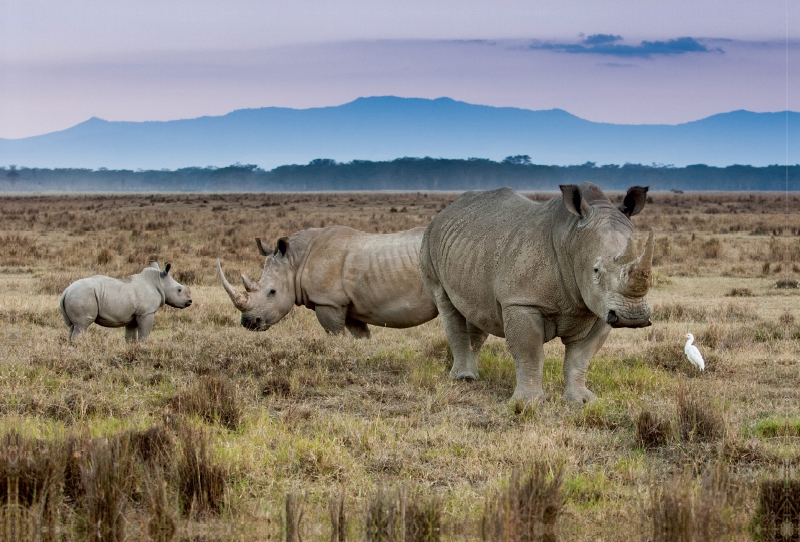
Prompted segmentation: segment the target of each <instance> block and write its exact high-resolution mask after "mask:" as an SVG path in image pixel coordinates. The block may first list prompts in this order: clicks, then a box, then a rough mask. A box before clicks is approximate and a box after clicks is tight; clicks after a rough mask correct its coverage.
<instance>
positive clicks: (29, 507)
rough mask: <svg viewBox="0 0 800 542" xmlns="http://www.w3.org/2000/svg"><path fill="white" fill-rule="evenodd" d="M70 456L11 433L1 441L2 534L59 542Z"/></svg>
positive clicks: (0, 499) (0, 501)
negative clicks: (67, 460) (62, 489)
mask: <svg viewBox="0 0 800 542" xmlns="http://www.w3.org/2000/svg"><path fill="white" fill-rule="evenodd" d="M66 459H67V456H66V454H65V453H64V450H63V448H59V447H57V446H53V445H48V444H47V443H45V442H42V441H34V440H31V439H28V438H25V437H23V436H22V435H20V434H19V433H18V432H16V431H11V432H9V433H7V434H6V435H4V436H3V437H2V439H1V440H0V533H4V534H8V533H14V532H15V533H17V534H18V536H19V540H24V539H30V540H46V541H49V540H56V538H57V532H56V527H57V524H58V521H59V519H60V518H59V516H60V511H59V509H60V506H61V503H62V502H63V494H62V493H61V488H62V486H63V483H64V466H65V464H66Z"/></svg>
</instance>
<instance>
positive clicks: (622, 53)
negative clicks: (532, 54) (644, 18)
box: [529, 34, 724, 58]
mask: <svg viewBox="0 0 800 542" xmlns="http://www.w3.org/2000/svg"><path fill="white" fill-rule="evenodd" d="M620 41H622V36H615V35H613V34H592V35H591V36H589V37H587V38H586V39H584V40H583V41H581V42H580V43H535V44H531V45H529V48H530V49H538V50H546V51H555V52H559V53H571V54H594V55H610V56H619V57H638V58H650V57H651V56H653V55H682V54H685V53H711V52H719V53H723V52H724V51H723V50H722V49H720V48H715V49H709V48H708V47H706V46H705V45H703V44H702V43H700V42H698V41H697V40H696V39H694V38H688V37H687V38H676V39H672V40H667V41H643V42H641V43H640V44H639V45H623V44H620V43H618V42H620Z"/></svg>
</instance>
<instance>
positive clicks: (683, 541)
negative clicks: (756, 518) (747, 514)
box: [645, 461, 743, 542]
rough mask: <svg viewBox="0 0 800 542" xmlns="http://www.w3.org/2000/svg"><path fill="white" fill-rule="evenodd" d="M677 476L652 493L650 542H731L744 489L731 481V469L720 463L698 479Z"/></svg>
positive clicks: (708, 469)
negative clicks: (736, 512)
mask: <svg viewBox="0 0 800 542" xmlns="http://www.w3.org/2000/svg"><path fill="white" fill-rule="evenodd" d="M687 474H688V473H684V475H682V476H681V475H679V474H675V475H674V476H673V478H672V479H671V480H670V481H667V482H664V483H663V484H661V485H655V486H653V487H652V488H651V490H650V509H649V510H647V511H646V513H645V516H646V518H647V520H648V521H649V523H650V525H649V528H648V529H647V530H646V532H647V534H649V535H650V536H649V537H647V538H646V539H647V540H650V541H652V542H714V541H717V540H719V541H722V540H730V539H731V538H732V537H734V536H735V531H736V529H737V528H738V529H742V527H743V525H736V524H735V522H734V521H731V516H732V515H734V514H735V507H737V506H740V505H741V493H742V492H741V488H740V487H739V486H738V485H737V481H735V480H732V479H731V476H730V473H729V470H728V465H727V463H725V462H721V461H720V462H717V463H715V464H713V465H710V466H708V467H706V468H705V469H704V472H703V473H702V475H701V476H699V477H697V478H695V477H692V476H690V475H687Z"/></svg>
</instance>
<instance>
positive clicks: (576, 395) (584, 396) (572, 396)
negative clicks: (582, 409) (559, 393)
mask: <svg viewBox="0 0 800 542" xmlns="http://www.w3.org/2000/svg"><path fill="white" fill-rule="evenodd" d="M595 399H597V396H596V395H595V394H594V393H592V392H591V391H589V389H588V388H586V387H585V386H582V387H578V386H575V387H572V388H567V389H566V390H565V391H564V400H565V401H570V402H573V403H588V402H589V401H594V400H595Z"/></svg>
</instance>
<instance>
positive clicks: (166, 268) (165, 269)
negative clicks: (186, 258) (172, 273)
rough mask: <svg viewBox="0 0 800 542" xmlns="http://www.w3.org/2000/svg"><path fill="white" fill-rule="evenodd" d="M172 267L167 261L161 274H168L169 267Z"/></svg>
mask: <svg viewBox="0 0 800 542" xmlns="http://www.w3.org/2000/svg"><path fill="white" fill-rule="evenodd" d="M170 267H172V264H171V263H169V262H167V265H165V266H164V270H163V271H162V272H161V274H162V275H164V276H167V275H169V268H170Z"/></svg>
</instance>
